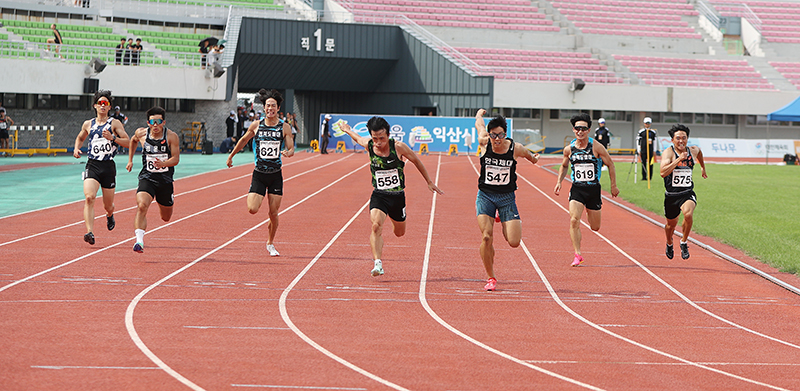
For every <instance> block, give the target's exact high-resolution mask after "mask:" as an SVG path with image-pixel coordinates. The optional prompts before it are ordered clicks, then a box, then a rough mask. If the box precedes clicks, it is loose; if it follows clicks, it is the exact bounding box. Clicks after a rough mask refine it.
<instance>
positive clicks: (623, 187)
mask: <svg viewBox="0 0 800 391" xmlns="http://www.w3.org/2000/svg"><path fill="white" fill-rule="evenodd" d="M615 158H618V157H616V156H615ZM615 167H616V171H617V186H618V187H619V190H620V194H619V197H620V198H622V199H624V200H626V201H628V202H631V203H633V204H636V205H637V206H639V207H641V208H643V209H646V210H649V211H651V212H654V213H656V214H658V215H661V216H663V214H664V180H663V179H662V178H661V176H660V175H659V174H658V167H659V166H658V164H656V165H655V166H654V167H653V171H654V172H653V175H654V176H655V178H654V179H653V181H652V182H650V188H649V189H648V188H647V182H642V181H640V180H639V181H638V182H637V183H636V184H634V183H633V182H634V175H635V174H634V173H633V172H631V163H629V162H617V163H615ZM551 168H552V167H551ZM639 170H641V166H639ZM629 172H630V174H629ZM706 172H707V174H708V179H703V178H702V177H701V176H700V167H699V165H698V166H696V167H695V170H694V183H695V193H696V194H697V203H698V205H697V209H695V213H694V225H693V227H692V231H694V232H697V233H699V234H701V235H705V236H710V237H713V238H715V239H717V240H719V241H721V242H723V243H726V244H729V245H732V246H734V247H737V248H739V249H741V250H743V251H745V252H746V253H747V254H748V255H750V256H752V257H754V258H756V259H759V260H761V261H762V262H765V263H767V264H769V265H772V266H773V267H775V268H778V269H779V270H781V271H783V272H787V273H793V274H798V275H800V257H797V254H800V201H798V200H800V197H799V195H800V179H799V178H798V177H799V176H800V166H765V165H729V164H707V165H706ZM639 175H641V171H640V173H639ZM601 183H602V185H603V189H604V190H608V189H609V180H608V173H607V172H603V176H602V177H601ZM682 219H683V218H682V217H681V222H682ZM679 223H680V222H679ZM676 231H678V232H680V226H678V228H677V229H676Z"/></svg>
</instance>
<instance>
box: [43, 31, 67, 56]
mask: <svg viewBox="0 0 800 391" xmlns="http://www.w3.org/2000/svg"><path fill="white" fill-rule="evenodd" d="M50 30H53V38H47V50H50V44H55V45H56V54H58V56H59V57H61V59H62V60H63V59H64V57H63V56H62V55H61V44H63V43H64V39H63V38H61V33H60V32H59V31H58V29H57V28H56V24H55V23H53V24H51V25H50Z"/></svg>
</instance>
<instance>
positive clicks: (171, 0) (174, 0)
mask: <svg viewBox="0 0 800 391" xmlns="http://www.w3.org/2000/svg"><path fill="white" fill-rule="evenodd" d="M140 1H145V2H147V1H150V2H159V3H167V4H179V5H188V6H198V5H200V6H204V5H218V6H221V7H228V6H230V5H234V6H240V7H254V8H263V9H270V10H277V11H281V10H283V5H282V4H275V1H274V0H231V1H216V0H140Z"/></svg>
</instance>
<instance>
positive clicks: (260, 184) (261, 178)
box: [250, 170, 283, 196]
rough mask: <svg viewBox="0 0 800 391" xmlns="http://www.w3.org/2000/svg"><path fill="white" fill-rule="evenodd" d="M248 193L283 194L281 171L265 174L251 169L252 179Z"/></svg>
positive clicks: (263, 194)
mask: <svg viewBox="0 0 800 391" xmlns="http://www.w3.org/2000/svg"><path fill="white" fill-rule="evenodd" d="M250 193H256V194H260V195H262V196H265V195H267V193H269V194H275V195H279V196H282V195H283V172H282V171H278V172H273V173H270V174H266V173H263V172H260V171H256V170H253V179H252V180H251V181H250Z"/></svg>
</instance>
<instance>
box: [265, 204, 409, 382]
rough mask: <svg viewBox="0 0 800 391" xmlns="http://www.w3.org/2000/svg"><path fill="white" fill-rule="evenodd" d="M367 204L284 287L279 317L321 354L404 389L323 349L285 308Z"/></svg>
mask: <svg viewBox="0 0 800 391" xmlns="http://www.w3.org/2000/svg"><path fill="white" fill-rule="evenodd" d="M367 206H369V201H367V202H366V203H365V204H364V205H363V206H361V208H360V209H359V210H358V211H357V212H356V213H355V214H354V215H353V217H351V218H350V220H349V221H348V222H347V223H346V224H345V225H344V226H343V227H342V228H341V229H340V230H339V232H337V233H336V235H334V236H333V238H332V239H331V240H330V241H329V242H328V244H326V245H325V247H324V248H322V250H320V252H319V253H317V255H316V256H315V257H314V259H312V260H311V262H309V263H308V265H306V267H305V269H303V271H301V272H300V274H298V275H297V277H295V278H294V280H293V281H292V283H291V284H289V286H287V287H286V289H284V291H283V293H282V294H281V299H280V302H279V304H278V306H279V307H280V311H281V318H283V321H284V323H286V325H287V326H289V328H291V329H292V331H293V332H294V333H295V334H297V336H298V337H300V338H301V339H302V340H303V341H305V342H306V343H307V344H309V345H311V347H313V348H314V349H317V350H318V351H320V352H321V353H322V354H324V355H326V356H328V357H330V358H331V359H333V360H334V361H336V362H338V363H339V364H342V365H344V366H346V367H348V368H350V369H352V370H353V371H355V372H357V373H359V374H361V375H364V376H366V377H368V378H370V379H372V380H375V381H376V382H378V383H381V384H383V385H385V386H388V387H391V388H393V389H395V390H406V389H405V388H403V387H401V386H399V385H397V384H394V383H392V382H390V381H388V380H385V379H383V378H381V377H378V376H377V375H374V374H372V373H370V372H367V371H366V370H364V369H362V368H361V367H358V366H356V365H355V364H353V363H351V362H349V361H347V360H345V359H343V358H341V357H339V356H337V355H336V354H334V353H333V352H331V351H330V350H328V349H325V348H324V347H322V345H320V344H318V343H317V342H315V341H314V340H313V339H311V338H309V337H308V336H307V335H306V334H305V333H303V331H301V330H300V328H298V327H297V326H296V325H295V324H294V322H292V319H291V318H290V317H289V312H288V311H287V310H286V298H287V297H288V296H289V292H291V291H292V289H294V287H295V286H296V285H297V284H298V283H299V282H300V280H301V279H302V278H303V277H304V276H305V275H306V273H308V271H309V270H311V267H312V266H314V264H315V263H317V260H319V259H320V257H322V255H323V254H325V252H326V251H328V249H329V248H330V247H331V246H332V245H333V243H334V242H336V240H337V239H339V236H341V235H342V233H344V231H345V230H346V229H347V228H348V227H349V226H350V224H352V223H353V221H355V220H356V218H357V217H358V216H359V215H360V214H361V213H363V212H364V210H365V209H366V208H367ZM406 391H407V390H406Z"/></svg>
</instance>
